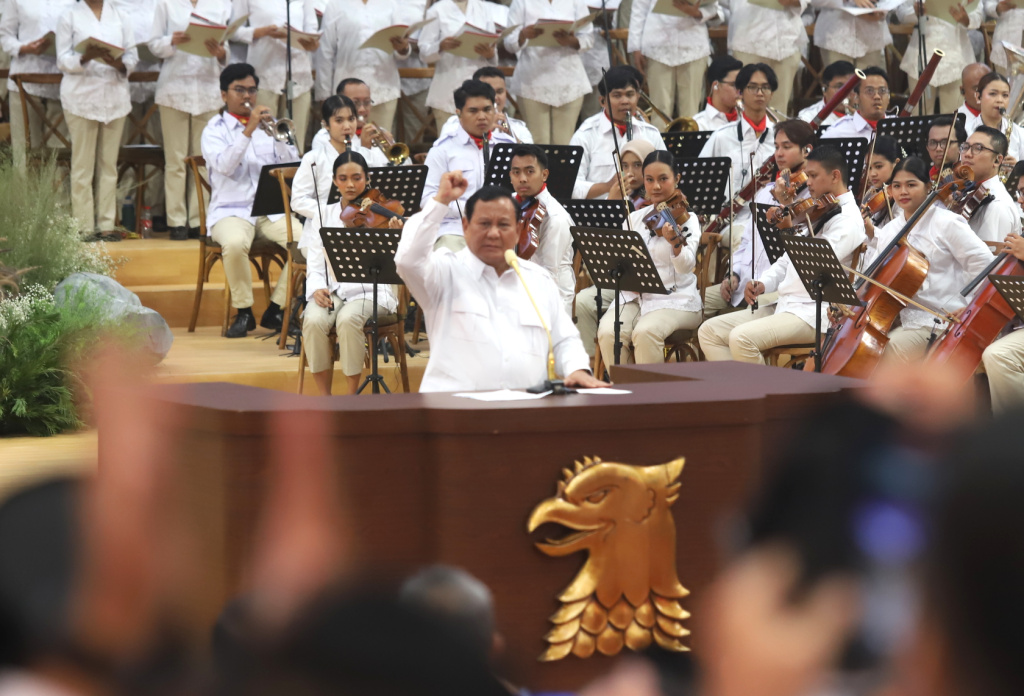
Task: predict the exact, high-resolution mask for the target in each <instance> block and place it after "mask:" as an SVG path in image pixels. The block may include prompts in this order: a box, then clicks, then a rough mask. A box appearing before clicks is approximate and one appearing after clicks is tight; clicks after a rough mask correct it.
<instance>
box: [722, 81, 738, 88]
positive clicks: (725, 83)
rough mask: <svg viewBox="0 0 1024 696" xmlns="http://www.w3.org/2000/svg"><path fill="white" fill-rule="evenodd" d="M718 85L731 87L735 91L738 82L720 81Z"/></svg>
mask: <svg viewBox="0 0 1024 696" xmlns="http://www.w3.org/2000/svg"><path fill="white" fill-rule="evenodd" d="M718 84H720V85H729V86H730V87H732V88H733V89H736V80H733V81H732V82H726V81H725V80H719V81H718Z"/></svg>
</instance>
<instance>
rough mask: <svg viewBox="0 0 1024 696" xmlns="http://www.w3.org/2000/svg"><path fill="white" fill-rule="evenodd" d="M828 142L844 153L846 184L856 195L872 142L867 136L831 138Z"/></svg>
mask: <svg viewBox="0 0 1024 696" xmlns="http://www.w3.org/2000/svg"><path fill="white" fill-rule="evenodd" d="M822 144H825V143H822ZM827 144H828V145H831V146H833V147H835V148H836V149H838V150H839V151H840V152H842V153H843V159H845V160H846V168H847V176H846V185H847V186H848V187H849V189H850V190H851V191H853V192H854V194H853V195H855V196H856V195H857V192H858V191H860V189H859V188H858V186H859V183H860V175H861V174H863V173H864V171H865V168H864V160H866V159H867V157H868V150H869V149H870V148H869V145H870V143H869V142H868V141H867V139H866V138H829V139H828V143H827Z"/></svg>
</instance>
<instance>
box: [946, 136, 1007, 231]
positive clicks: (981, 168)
mask: <svg viewBox="0 0 1024 696" xmlns="http://www.w3.org/2000/svg"><path fill="white" fill-rule="evenodd" d="M1006 145H1007V142H1006V136H1005V135H1003V134H1002V133H1001V132H1000V131H997V130H996V129H995V128H989V127H988V126H979V127H978V129H977V130H975V131H974V132H973V133H972V134H971V137H969V138H968V139H967V142H966V143H964V145H963V149H962V151H961V154H960V159H961V160H962V161H963V163H964V164H966V165H967V166H969V167H970V168H971V169H973V170H974V180H975V181H976V182H978V183H979V184H981V185H982V186H984V187H985V189H986V190H987V191H988V192H989V195H991V196H992V198H990V199H985V200H983V201H982V203H981V206H980V207H979V208H978V210H977V211H975V213H974V214H973V215H972V216H971V219H970V223H969V224H970V226H971V229H972V230H974V232H975V234H977V235H978V237H980V238H981V240H982V241H983V242H997V243H998V242H1002V241H1003V240H1004V239H1006V235H1008V234H1020V209H1019V208H1018V207H1017V204H1016V203H1015V202H1014V200H1013V198H1012V197H1011V196H1010V194H1009V192H1008V191H1007V190H1006V186H1004V185H1003V182H1002V181H1000V180H999V170H1000V166H1001V165H1002V163H1003V159H1004V158H1005V157H1006Z"/></svg>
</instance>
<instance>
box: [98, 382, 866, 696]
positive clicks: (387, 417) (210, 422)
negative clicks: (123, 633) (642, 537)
mask: <svg viewBox="0 0 1024 696" xmlns="http://www.w3.org/2000/svg"><path fill="white" fill-rule="evenodd" d="M613 377H614V378H615V380H616V382H617V386H620V387H623V388H625V389H630V390H632V394H629V395H621V396H596V395H569V396H563V397H547V398H545V399H541V400H538V401H520V402H502V403H483V402H478V401H474V400H469V399H464V398H456V397H453V396H451V395H446V394H392V395H388V396H379V397H367V396H362V397H348V396H345V397H309V396H305V397H303V396H296V395H289V394H284V393H281V392H275V391H270V390H263V389H256V388H252V387H245V386H237V385H230V384H210V383H205V384H189V385H173V386H166V387H162V388H161V389H160V391H159V397H160V398H162V399H165V400H167V401H169V402H173V403H175V404H178V405H179V406H180V407H182V408H184V409H186V410H187V416H186V421H187V426H186V428H185V430H184V431H183V433H182V437H181V438H180V439H179V442H178V446H179V447H180V451H179V452H178V453H177V457H178V459H179V460H180V461H181V466H182V467H184V468H185V469H186V470H187V478H188V480H189V482H190V486H189V489H190V503H191V508H192V509H193V510H194V515H195V521H196V523H197V524H200V525H202V528H203V530H204V536H205V540H206V548H205V550H204V554H205V556H206V559H205V563H204V568H205V569H206V572H208V574H209V577H210V583H209V585H210V591H209V596H208V597H207V598H206V599H207V602H206V607H205V610H206V611H207V612H208V613H209V615H208V616H207V617H206V618H207V620H210V621H212V620H213V618H214V617H215V615H216V613H217V611H218V609H219V607H220V605H221V603H222V602H223V601H224V600H225V599H227V598H228V597H230V596H231V595H232V594H233V593H234V592H235V590H236V589H237V587H238V586H239V580H240V577H239V575H240V570H241V562H242V560H243V559H244V558H245V556H246V554H247V552H248V550H249V549H250V546H251V543H252V537H253V529H254V523H255V520H256V517H257V513H258V505H259V501H260V500H261V489H262V486H263V485H264V478H265V476H264V474H265V472H266V466H267V461H268V457H269V456H270V450H271V448H270V447H268V441H267V435H266V433H267V431H268V428H267V416H268V414H269V413H271V412H272V411H275V410H278V409H288V410H327V411H329V412H330V413H331V414H332V426H331V437H332V439H333V442H332V445H331V447H330V449H329V451H330V452H331V453H332V456H333V458H334V461H335V462H336V464H337V466H338V467H339V469H340V476H341V480H342V485H343V486H344V488H345V491H344V493H345V499H346V500H347V501H348V502H349V503H350V505H351V515H350V518H351V520H352V523H353V526H354V537H355V539H356V542H357V547H358V548H357V551H356V553H357V557H358V561H359V563H360V564H362V566H363V567H365V568H367V569H368V570H370V571H372V572H373V573H374V574H375V575H374V577H376V578H378V579H379V580H380V581H381V582H383V583H396V584H397V583H398V582H400V581H401V579H402V578H403V577H405V576H406V575H408V574H410V573H411V572H413V571H415V570H416V569H417V568H418V567H420V566H422V565H424V564H428V563H432V562H444V563H448V564H453V565H458V566H462V567H464V568H466V569H467V570H469V571H470V572H472V573H473V574H474V575H476V576H477V577H479V578H480V579H481V580H483V581H484V582H485V583H487V585H488V586H490V588H491V589H492V591H493V592H494V597H495V601H496V605H497V614H498V626H499V629H500V630H501V632H502V633H503V634H504V636H505V638H506V641H507V644H508V648H507V658H508V659H507V660H506V665H505V667H506V671H507V673H508V675H509V676H510V677H511V678H512V679H513V680H514V681H517V682H519V683H522V684H524V685H526V686H528V687H529V688H530V689H533V690H569V689H576V688H578V687H580V686H581V685H583V684H584V683H585V682H586V681H587V680H588V679H589V678H591V677H593V676H595V675H596V674H598V673H599V672H602V671H604V670H605V669H607V667H608V664H609V663H608V661H609V660H610V659H615V658H608V657H605V656H602V655H599V654H595V655H594V656H593V657H590V658H588V659H580V658H578V657H575V656H573V655H569V656H568V657H566V658H565V659H562V660H559V661H556V662H548V663H540V662H538V661H537V657H538V656H539V655H540V654H541V653H542V652H543V651H544V649H545V647H546V643H545V642H544V637H545V634H546V633H547V632H548V630H549V629H550V624H549V623H548V618H549V616H551V615H552V614H553V613H554V612H555V611H556V610H557V609H558V608H559V602H558V600H557V597H558V595H559V594H560V592H561V591H562V590H563V588H565V586H566V585H567V584H568V583H569V582H570V581H571V580H572V579H573V577H574V575H575V574H576V573H577V571H578V570H579V569H580V567H581V565H582V564H583V562H584V556H583V555H580V554H575V555H568V556H564V557H561V558H552V557H549V556H546V555H544V554H542V553H541V552H540V551H539V550H538V549H537V548H536V547H535V546H534V542H535V541H540V540H541V539H539V538H535V536H534V537H531V535H529V534H528V533H527V520H528V518H529V516H530V513H531V510H533V509H534V507H535V506H537V505H538V503H540V502H541V501H543V500H545V499H547V498H550V497H552V496H554V495H555V491H556V484H557V483H558V481H559V479H560V478H561V476H562V474H561V473H560V472H561V471H562V470H563V468H566V467H572V466H573V462H574V461H576V460H582V459H583V458H584V457H600V458H601V459H602V460H604V461H606V462H621V463H626V464H631V465H655V464H662V463H665V462H669V461H670V460H674V459H676V458H678V457H685V458H686V464H685V468H684V469H683V471H682V474H681V475H680V476H679V478H678V482H679V483H680V484H681V487H680V489H679V492H678V499H677V500H675V501H674V504H673V514H674V519H675V526H676V537H675V538H676V556H677V567H678V577H679V580H680V581H681V582H682V584H683V585H684V586H685V587H686V588H687V589H689V590H690V592H691V593H692V594H691V595H690V596H689V597H688V598H686V599H685V600H683V601H682V604H683V606H684V607H685V609H686V610H687V611H689V612H691V613H693V612H695V611H697V607H698V606H699V605H698V602H699V598H700V594H701V590H702V589H703V588H704V587H706V586H707V584H708V582H709V581H710V579H711V578H712V576H713V574H714V573H715V571H716V570H717V569H718V567H719V566H720V563H721V561H722V558H721V555H720V554H721V551H720V549H719V548H718V547H717V545H716V531H718V530H719V529H720V527H719V524H720V522H721V521H722V520H723V517H724V515H725V514H726V513H727V512H729V511H731V510H734V509H735V508H737V506H739V505H741V504H742V503H743V502H744V501H745V500H746V498H747V495H748V493H749V491H750V489H751V486H752V484H755V483H756V482H757V480H758V477H759V475H760V473H761V471H762V467H763V465H764V464H765V462H766V461H767V460H768V459H769V457H770V455H771V454H772V453H773V452H774V451H775V450H776V449H777V448H778V447H779V446H780V444H781V443H782V442H784V440H785V437H786V434H787V433H788V432H789V431H790V430H791V428H792V426H793V425H794V424H796V423H797V422H798V421H799V420H800V418H801V417H802V416H803V415H804V414H806V413H807V412H808V411H809V410H810V409H817V408H820V407H822V406H823V405H825V404H827V403H829V402H831V401H834V400H836V399H837V398H839V397H840V395H841V394H842V393H843V392H845V391H848V390H851V389H856V388H858V387H859V386H861V385H862V384H863V383H862V382H860V381H858V380H852V379H846V378H842V377H832V376H826V375H817V374H812V373H803V372H797V371H793V370H783V369H779V368H772V367H761V366H755V365H744V364H739V363H732V362H728V363H681V364H675V363H671V364H665V365H652V366H633V365H630V366H621V367H618V368H616V369H615V371H614V372H613ZM102 448H103V433H102V432H101V433H100V452H101V458H102V452H103V449H102ZM294 464H295V466H302V462H301V461H296V462H295V463H294ZM691 629H692V626H691ZM683 642H684V643H686V644H688V645H691V646H692V647H693V648H694V649H695V650H699V649H700V635H699V633H698V634H695V635H692V636H690V637H688V638H686V639H684V641H683Z"/></svg>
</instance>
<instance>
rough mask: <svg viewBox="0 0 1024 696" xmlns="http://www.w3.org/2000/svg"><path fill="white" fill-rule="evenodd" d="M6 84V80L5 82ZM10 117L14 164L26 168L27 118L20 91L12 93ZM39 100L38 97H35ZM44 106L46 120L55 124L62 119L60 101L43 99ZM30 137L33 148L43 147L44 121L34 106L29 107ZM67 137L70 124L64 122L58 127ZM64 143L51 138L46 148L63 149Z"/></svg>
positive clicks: (54, 137) (53, 137) (28, 125)
mask: <svg viewBox="0 0 1024 696" xmlns="http://www.w3.org/2000/svg"><path fill="white" fill-rule="evenodd" d="M4 82H5V83H6V80H4ZM10 96H11V100H10V111H11V113H10V117H11V150H12V151H13V152H14V163H15V164H16V165H17V166H19V167H23V166H25V130H26V124H25V118H24V116H23V114H22V113H21V93H20V92H19V91H18V90H12V91H11V93H10ZM33 98H34V99H37V100H38V97H33ZM41 101H42V106H43V107H44V108H45V109H46V118H48V119H49V120H50V123H53V122H54V121H56V120H57V118H59V117H60V115H61V112H62V109H61V105H60V99H42V100H41ZM27 128H28V135H29V137H30V138H31V143H32V145H31V146H32V147H42V146H43V143H42V142H41V141H42V138H43V120H42V119H41V118H39V115H38V114H36V112H35V109H33V108H32V105H31V104H29V105H28V124H27ZM57 130H58V131H60V132H61V133H62V134H63V135H64V136H65V137H67V136H68V124H67V123H66V122H63V123H61V124H60V126H58V127H57ZM63 145H64V144H63V143H61V141H60V140H59V139H58V138H57V137H56V136H50V138H49V139H47V142H46V147H63Z"/></svg>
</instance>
